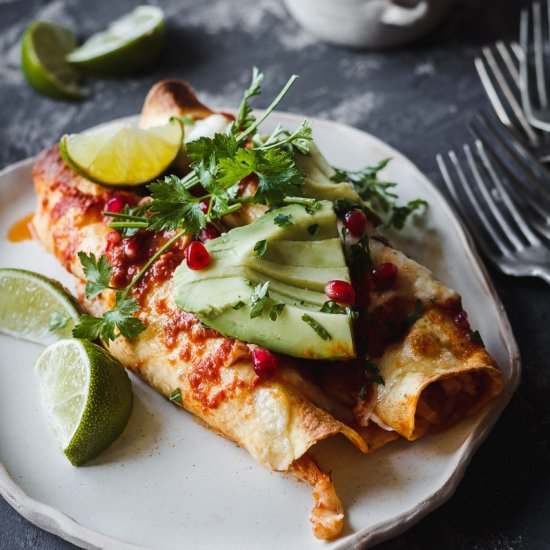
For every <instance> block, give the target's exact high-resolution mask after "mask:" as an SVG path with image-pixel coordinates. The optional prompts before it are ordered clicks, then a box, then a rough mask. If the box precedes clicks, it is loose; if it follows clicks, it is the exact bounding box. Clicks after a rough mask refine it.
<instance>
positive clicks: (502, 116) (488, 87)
mask: <svg viewBox="0 0 550 550" xmlns="http://www.w3.org/2000/svg"><path fill="white" fill-rule="evenodd" d="M474 64H475V67H476V70H477V74H478V75H479V79H480V80H481V84H482V86H483V89H484V90H485V93H486V94H487V97H488V98H489V101H490V102H491V105H492V106H493V109H494V110H495V113H496V114H497V116H498V118H499V120H500V122H502V124H504V126H506V127H507V128H510V129H511V130H515V128H514V125H513V124H512V121H511V120H510V118H509V117H508V114H507V113H506V109H505V108H504V106H503V105H502V102H501V101H500V97H499V96H498V94H497V91H496V90H495V87H494V86H493V81H492V80H491V77H490V76H489V73H488V72H487V69H486V68H485V64H484V63H483V60H482V59H481V57H476V58H475V59H474Z"/></svg>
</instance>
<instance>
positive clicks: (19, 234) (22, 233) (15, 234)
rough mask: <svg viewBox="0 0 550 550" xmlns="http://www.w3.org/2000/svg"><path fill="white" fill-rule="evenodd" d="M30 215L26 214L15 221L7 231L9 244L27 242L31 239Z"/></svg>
mask: <svg viewBox="0 0 550 550" xmlns="http://www.w3.org/2000/svg"><path fill="white" fill-rule="evenodd" d="M32 216H33V215H32V214H28V215H27V216H24V217H23V218H21V219H19V220H17V221H16V222H15V223H14V224H13V225H12V226H11V227H10V228H9V229H8V234H7V238H8V241H10V242H11V243H20V242H21V241H28V240H31V239H32V233H31V227H30V225H31V220H32Z"/></svg>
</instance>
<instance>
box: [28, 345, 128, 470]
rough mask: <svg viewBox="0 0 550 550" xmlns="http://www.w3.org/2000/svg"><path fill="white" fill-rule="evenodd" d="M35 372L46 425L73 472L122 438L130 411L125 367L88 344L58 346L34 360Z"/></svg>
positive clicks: (96, 346)
mask: <svg viewBox="0 0 550 550" xmlns="http://www.w3.org/2000/svg"><path fill="white" fill-rule="evenodd" d="M35 370H36V372H37V374H38V376H39V380H40V393H41V398H42V404H43V406H44V409H45V412H46V415H47V418H48V422H49V424H50V426H51V427H52V429H53V431H54V434H55V436H56V439H57V441H58V444H59V446H60V448H61V449H62V450H63V452H64V454H65V456H66V457H67V458H68V459H69V461H70V462H71V463H72V464H73V465H74V466H80V465H82V464H84V463H85V462H88V461H89V460H91V459H93V458H95V457H96V456H98V455H99V454H100V453H102V452H103V451H104V450H105V449H106V448H107V447H109V446H110V445H111V444H112V443H113V441H115V439H117V437H118V436H119V435H120V434H121V433H122V431H123V430H124V428H125V426H126V424H127V423H128V419H129V418H130V413H131V411H132V405H133V394H132V389H131V382H130V379H129V377H128V374H127V373H126V371H125V370H124V367H123V366H122V365H121V364H120V363H119V362H118V361H117V360H116V359H114V358H113V357H112V356H111V355H110V354H109V353H108V352H107V351H105V350H104V349H103V348H101V347H100V346H98V345H96V344H93V343H92V342H89V341H88V340H79V339H76V338H71V339H66V340H60V341H58V342H56V343H54V344H52V345H51V346H49V347H48V348H46V349H45V350H44V351H43V352H42V353H41V354H40V356H39V357H38V359H37V360H36V364H35Z"/></svg>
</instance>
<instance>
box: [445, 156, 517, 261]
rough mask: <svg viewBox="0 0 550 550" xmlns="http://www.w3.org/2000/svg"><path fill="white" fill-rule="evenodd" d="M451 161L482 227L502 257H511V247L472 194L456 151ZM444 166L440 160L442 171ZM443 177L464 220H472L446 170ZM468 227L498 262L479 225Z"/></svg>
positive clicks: (487, 252) (488, 254)
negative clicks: (498, 232)
mask: <svg viewBox="0 0 550 550" xmlns="http://www.w3.org/2000/svg"><path fill="white" fill-rule="evenodd" d="M449 159H450V161H451V163H452V165H453V168H454V169H455V172H456V174H457V176H458V179H459V181H460V184H461V186H462V188H463V189H464V192H465V194H466V196H467V197H468V199H469V201H470V203H471V204H472V205H473V207H474V211H475V213H476V215H477V217H478V219H479V220H480V221H481V225H482V226H483V227H484V229H485V230H486V231H487V233H488V234H489V235H490V238H491V239H492V241H493V243H494V244H495V245H496V247H497V249H498V252H499V253H500V254H501V255H504V256H509V255H510V253H511V249H510V246H509V245H508V244H506V243H505V242H504V240H503V239H502V238H501V237H500V236H499V235H498V234H497V232H496V231H495V229H494V227H493V224H492V223H490V222H489V220H488V219H487V216H486V215H485V211H484V210H483V209H482V208H480V206H479V203H478V201H477V199H476V197H475V195H474V194H473V192H472V189H471V187H470V185H469V184H468V180H467V179H466V176H465V175H464V171H463V170H462V166H461V165H460V162H459V161H458V158H457V156H456V154H455V152H454V151H449ZM442 165H443V166H444V163H443V159H442V158H440V169H441V166H442ZM441 172H442V175H443V179H444V180H445V183H446V184H447V187H448V188H449V189H450V190H451V195H453V198H454V199H455V202H456V203H457V205H458V207H459V208H460V210H461V212H462V216H463V219H464V220H468V219H471V215H470V213H469V212H468V211H467V210H466V208H465V206H464V204H463V203H462V201H461V200H460V199H459V198H458V193H457V192H456V188H455V187H454V184H453V182H452V179H451V178H450V177H449V174H448V172H447V170H446V167H445V171H443V170H442V171H441ZM468 227H469V228H470V230H471V231H472V233H474V236H475V237H476V240H477V243H479V245H480V246H481V247H482V248H483V251H484V252H485V254H487V256H488V257H489V258H491V259H492V260H493V261H497V259H498V256H497V255H495V253H494V252H493V251H492V250H491V249H490V247H489V246H488V245H487V242H486V237H485V236H483V234H482V233H481V232H480V231H479V229H478V226H477V224H476V223H475V222H474V223H470V224H468Z"/></svg>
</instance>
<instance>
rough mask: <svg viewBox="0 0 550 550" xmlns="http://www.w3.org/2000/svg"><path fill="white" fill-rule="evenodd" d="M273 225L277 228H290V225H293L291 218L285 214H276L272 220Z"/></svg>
mask: <svg viewBox="0 0 550 550" xmlns="http://www.w3.org/2000/svg"><path fill="white" fill-rule="evenodd" d="M273 223H274V224H275V225H278V226H279V227H290V226H291V225H294V222H293V221H292V216H290V215H286V214H277V215H276V216H275V217H274V218H273Z"/></svg>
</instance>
